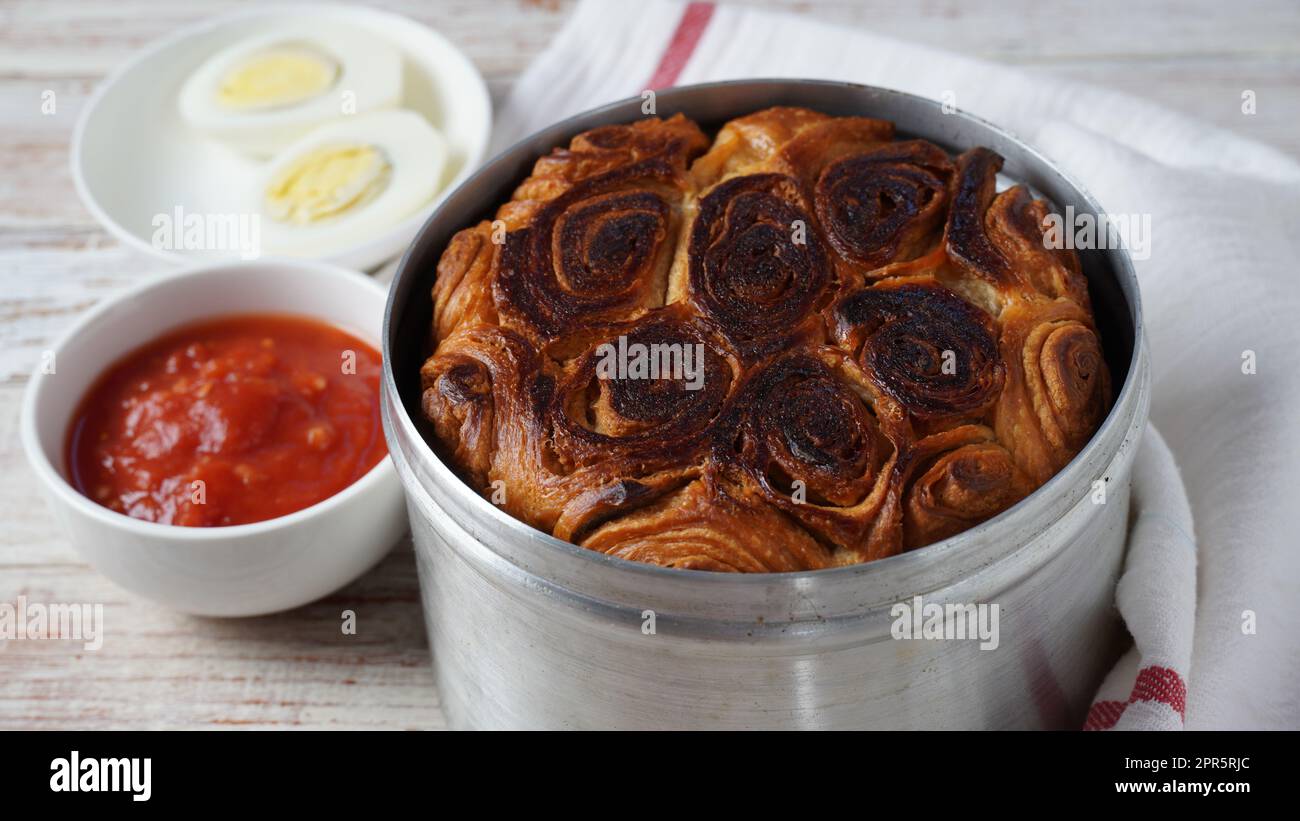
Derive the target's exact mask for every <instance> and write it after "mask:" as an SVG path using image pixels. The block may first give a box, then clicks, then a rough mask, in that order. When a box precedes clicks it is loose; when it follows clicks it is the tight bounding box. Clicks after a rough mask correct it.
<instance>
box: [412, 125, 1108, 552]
mask: <svg viewBox="0 0 1300 821" xmlns="http://www.w3.org/2000/svg"><path fill="white" fill-rule="evenodd" d="M1001 164H1002V160H1001V158H1000V157H998V156H997V155H996V154H994V153H993V152H991V151H988V150H986V149H983V148H976V149H973V150H971V151H968V152H966V153H964V154H962V155H960V156H958V157H956V158H953V157H950V156H948V155H947V154H946V153H945V152H944V151H943V150H941V149H940V148H938V147H937V146H935V145H933V144H931V143H928V142H925V141H922V140H896V139H894V128H893V125H892V124H891V123H888V122H884V121H881V120H872V119H866V118H858V117H838V118H836V117H828V116H825V115H822V114H819V113H817V112H814V111H808V110H804V109H794V108H774V109H768V110H766V111H760V112H757V113H755V114H751V115H749V116H747V117H742V118H739V119H736V120H733V121H731V122H729V123H728V124H727V125H726V126H725V127H723V128H722V130H721V131H720V132H719V134H718V135H717V137H716V138H715V139H714V140H712V141H710V140H709V138H708V137H707V136H706V135H705V134H704V133H703V132H702V131H700V129H699V128H698V127H696V126H695V124H694V123H692V122H690V121H689V120H686V119H685V118H683V117H681V116H680V115H679V116H675V117H673V118H671V119H668V120H659V119H647V120H644V121H642V122H637V123H635V124H632V125H626V126H609V127H605V128H599V129H596V130H594V131H590V132H587V133H585V134H582V135H580V136H578V137H576V138H574V140H573V142H572V143H571V144H570V145H569V147H568V148H565V149H557V150H555V151H553V152H552V153H551V154H550V155H549V156H546V157H543V158H542V159H540V160H538V162H537V164H536V166H535V167H534V169H533V174H532V176H530V177H529V178H528V179H527V180H525V181H524V182H523V184H521V185H520V186H519V187H518V189H517V190H516V191H515V194H514V197H513V198H512V199H511V201H510V202H508V203H506V204H504V205H502V206H501V208H500V209H499V211H498V213H497V215H496V217H497V220H498V222H496V223H495V224H494V223H493V222H488V221H485V222H483V223H481V224H479V225H476V226H473V227H470V228H466V229H465V230H463V231H461V232H460V233H459V234H457V235H456V236H455V237H454V238H453V239H452V240H451V242H450V243H449V245H448V246H447V249H446V251H445V253H444V254H443V256H442V259H441V261H440V262H439V264H438V269H437V277H436V280H435V285H434V288H433V303H434V318H433V340H434V343H435V346H436V347H435V349H434V352H433V355H432V356H431V357H430V358H429V359H428V361H427V362H425V363H424V366H423V368H422V369H421V377H422V385H423V396H422V406H423V412H424V415H425V416H426V417H427V418H428V419H429V421H430V422H432V424H433V427H434V430H435V431H436V437H437V442H436V446H437V448H438V450H439V452H440V453H441V454H442V455H443V456H444V458H446V459H447V460H448V461H449V462H450V463H451V464H452V465H454V466H455V467H456V469H457V470H458V471H459V472H460V473H461V475H462V476H463V477H464V478H465V480H466V481H467V482H469V483H470V484H472V485H473V486H474V487H475V488H477V489H479V490H480V491H482V492H483V493H484V494H485V495H488V496H490V497H492V498H493V500H494V501H496V502H497V503H499V504H501V505H502V506H503V507H504V508H505V509H506V510H507V511H509V512H510V513H511V514H512V515H514V516H516V517H518V518H520V519H522V520H523V521H525V522H528V523H529V524H531V525H533V526H535V527H537V528H540V529H541V530H544V531H546V532H548V533H552V534H554V535H555V536H557V537H559V538H561V539H566V540H569V541H571V542H574V543H575V544H579V545H582V546H584V547H587V548H590V549H592V550H597V551H600V552H602V553H608V554H611V555H615V556H621V557H623V558H627V559H633V560H636V561H643V562H651V563H654V564H659V565H665V566H669V567H680V568H695V569H705V570H732V571H750V572H756V571H790V570H807V569H815V568H821V567H828V566H833V565H842V564H848V563H853V562H864V561H870V560H872V559H878V558H881V557H884V556H891V555H894V554H896V553H899V552H901V551H904V550H910V549H913V548H917V547H920V546H922V545H926V544H930V543H931V542H934V541H937V540H939V539H943V538H945V537H947V536H951V535H953V534H955V533H959V532H961V531H962V530H965V529H967V528H969V527H971V526H973V525H975V524H978V523H979V522H982V521H984V520H985V519H988V518H989V517H991V516H994V515H996V514H997V513H999V512H1001V511H1003V510H1005V509H1006V508H1007V507H1009V506H1010V505H1013V504H1015V503H1016V502H1017V501H1018V500H1020V499H1021V498H1023V497H1024V496H1025V495H1026V494H1028V493H1030V492H1031V491H1032V490H1034V489H1035V488H1036V487H1038V486H1039V485H1041V484H1042V483H1043V482H1045V481H1046V480H1047V479H1048V478H1049V477H1051V476H1052V475H1053V474H1054V473H1055V472H1057V471H1058V470H1060V469H1061V467H1062V466H1064V465H1065V463H1066V462H1068V461H1069V460H1070V459H1071V458H1072V457H1073V456H1074V454H1075V453H1077V452H1078V451H1079V449H1080V448H1081V447H1082V446H1083V445H1084V444H1085V443H1086V442H1087V440H1088V438H1089V437H1090V436H1091V435H1092V434H1093V432H1094V431H1095V430H1096V429H1097V426H1098V425H1099V424H1100V422H1101V420H1102V418H1103V416H1104V414H1105V413H1106V411H1107V409H1108V407H1109V403H1110V383H1109V376H1108V374H1107V370H1106V365H1105V362H1104V360H1103V358H1102V351H1101V344H1100V342H1099V340H1098V338H1097V330H1096V325H1095V323H1094V321H1093V316H1092V311H1091V307H1090V305H1089V301H1088V290H1087V285H1086V282H1085V280H1084V278H1083V276H1082V274H1081V272H1080V267H1079V261H1078V258H1077V257H1076V255H1075V253H1074V252H1073V251H1068V250H1061V251H1058V250H1052V249H1049V248H1046V247H1045V244H1044V241H1043V236H1044V230H1045V226H1044V218H1045V217H1046V216H1047V214H1048V210H1047V208H1048V207H1047V204H1046V203H1044V202H1042V201H1038V200H1035V199H1033V197H1032V196H1031V195H1030V193H1029V192H1028V191H1027V190H1026V189H1024V188H1023V187H1014V188H1011V189H1009V190H1006V191H1003V192H1002V193H997V192H996V188H995V177H996V175H997V172H998V169H999V168H1000V167H1001ZM638 352H640V353H639V354H638ZM638 356H640V359H639V361H638V359H637V357H638ZM674 356H676V358H675V359H674V358H673V357H674ZM655 364H659V365H662V367H659V368H657V369H656V368H654V367H653V365H655Z"/></svg>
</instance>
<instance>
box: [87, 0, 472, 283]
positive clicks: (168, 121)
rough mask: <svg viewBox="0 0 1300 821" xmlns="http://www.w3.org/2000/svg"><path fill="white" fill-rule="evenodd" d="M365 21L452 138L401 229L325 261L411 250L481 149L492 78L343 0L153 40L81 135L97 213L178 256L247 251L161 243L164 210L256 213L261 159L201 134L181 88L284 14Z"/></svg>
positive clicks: (99, 103)
mask: <svg viewBox="0 0 1300 821" xmlns="http://www.w3.org/2000/svg"><path fill="white" fill-rule="evenodd" d="M295 20H307V21H311V22H323V21H324V22H337V23H341V24H344V25H348V26H356V27H361V28H365V29H367V30H369V31H370V32H373V33H374V34H375V35H377V36H379V37H382V38H384V39H386V40H388V41H389V42H391V43H393V44H394V46H395V47H397V48H400V49H401V50H402V57H403V76H402V80H403V84H404V89H403V102H402V105H403V107H405V108H410V109H414V110H415V111H418V112H419V113H421V114H423V115H424V116H425V117H427V118H428V120H429V121H430V122H431V123H433V125H434V126H435V127H437V128H438V130H440V131H441V132H442V134H443V136H444V137H446V139H447V142H448V144H449V148H450V157H449V161H448V167H447V170H446V171H445V172H444V182H445V185H444V187H443V189H442V191H441V192H440V193H439V195H438V196H437V197H435V198H434V200H433V201H432V202H430V203H429V204H428V205H427V206H425V207H424V208H423V209H421V210H420V211H418V212H417V213H415V214H412V215H411V216H410V217H408V218H407V219H406V220H405V221H404V222H402V223H401V224H399V225H397V226H395V227H394V228H393V229H392V230H391V231H389V232H388V233H386V234H383V235H381V236H377V237H374V238H373V239H371V240H369V241H366V242H364V243H361V244H358V245H355V246H352V247H350V248H348V249H346V250H343V251H340V252H338V253H334V254H329V255H325V256H321V257H319V259H321V260H324V261H328V262H332V263H335V264H338V265H344V266H347V267H349V268H361V269H372V268H375V267H377V266H379V265H381V264H383V263H384V262H385V261H386V260H388V259H390V258H392V257H394V256H396V255H397V254H399V253H401V252H402V251H403V250H404V249H405V248H406V246H407V245H408V244H409V243H410V241H411V238H412V237H414V236H415V232H416V231H417V230H418V229H419V227H420V226H421V225H423V224H424V221H425V219H427V218H428V216H429V214H431V213H432V212H433V209H434V208H435V207H436V206H437V203H438V202H439V201H440V200H441V199H442V197H443V196H444V195H445V194H446V193H448V192H450V191H451V190H452V189H454V188H455V187H456V186H457V185H459V184H460V183H461V181H462V180H464V179H465V178H466V177H467V176H468V175H469V174H470V173H471V172H473V170H474V169H475V168H477V166H478V165H479V163H480V162H481V161H482V159H483V153H484V151H485V150H486V149H487V144H488V138H489V136H490V132H491V130H492V105H491V101H490V99H489V97H488V91H487V86H486V85H485V84H484V82H483V77H482V75H480V74H479V73H478V70H477V69H475V68H474V65H473V64H472V63H471V62H470V61H469V59H468V58H467V57H466V56H465V55H464V54H462V53H461V52H460V51H459V50H458V49H457V48H456V47H455V46H453V45H452V44H451V43H449V42H448V41H447V40H446V39H445V38H444V37H443V36H442V35H440V34H438V33H437V32H435V31H433V30H432V29H429V28H427V27H426V26H423V25H420V24H419V23H416V22H414V21H412V20H408V19H407V18H405V17H400V16H398V15H395V14H390V13H388V12H384V11H378V10H376V9H367V8H358V7H354V6H343V5H334V4H312V5H301V6H276V7H271V8H265V9H257V10H254V11H247V12H240V13H237V14H232V15H227V16H223V17H219V18H217V19H214V20H209V21H207V22H204V23H201V24H199V25H196V26H192V27H189V28H186V29H183V30H181V31H179V32H177V33H175V34H173V35H171V36H168V37H165V38H163V39H162V40H160V41H158V42H157V43H154V44H153V45H152V46H150V47H148V48H147V49H145V50H144V51H143V52H142V53H140V54H139V55H137V56H136V57H134V58H133V59H131V60H130V61H129V62H127V63H126V64H125V65H123V66H121V67H120V68H118V69H117V70H116V71H114V72H113V73H112V74H110V75H109V77H108V78H107V79H106V80H105V81H104V82H103V84H101V85H100V87H99V88H98V89H96V91H95V93H94V95H93V96H92V97H91V98H90V100H89V101H88V102H87V104H86V107H85V109H84V110H83V111H82V113H81V117H80V119H79V120H78V122H77V127H76V130H75V132H74V133H73V137H72V178H73V181H74V182H75V184H76V186H77V193H78V194H79V195H80V196H81V199H82V202H84V203H85V205H86V208H88V209H89V210H90V212H91V214H93V215H94V217H95V219H97V220H99V221H100V222H101V223H102V224H103V225H104V227H105V228H107V229H108V230H109V232H110V233H112V234H113V235H114V236H115V237H117V238H118V239H119V240H121V241H122V242H124V243H126V244H128V245H131V246H133V247H135V248H139V249H140V250H142V251H146V252H148V253H150V254H153V255H155V256H158V257H162V258H163V259H167V260H171V261H174V262H184V261H190V262H194V261H199V260H217V259H232V258H238V257H239V255H240V254H239V251H238V250H229V251H212V250H206V251H185V250H172V249H166V248H159V247H155V243H154V242H153V236H154V233H155V228H154V219H155V216H157V215H160V214H164V215H168V217H169V218H170V217H171V216H172V215H174V214H175V213H176V209H177V208H180V209H181V211H182V214H200V215H208V214H241V213H244V214H246V213H247V211H248V207H247V202H248V198H247V197H248V195H247V192H248V191H250V190H251V187H252V186H253V185H254V184H255V180H256V176H257V173H258V170H259V169H260V168H261V167H263V163H262V162H260V161H258V160H254V159H251V158H248V157H246V156H244V155H242V154H239V153H237V152H235V151H234V150H232V149H230V148H227V147H226V146H223V145H221V144H219V143H216V142H214V141H212V140H209V139H207V138H205V137H203V136H201V135H199V134H196V133H194V132H193V131H191V130H190V129H189V128H187V127H186V125H185V124H184V123H183V122H182V121H181V118H180V111H179V108H178V105H177V96H178V94H179V93H180V89H181V86H182V85H183V84H184V82H185V80H186V78H187V77H189V75H190V73H191V72H193V71H194V70H195V69H196V68H198V66H199V65H200V64H201V63H202V62H203V61H204V60H206V59H207V58H209V57H210V56H212V55H213V54H215V53H217V52H218V51H220V50H221V49H223V48H225V47H226V46H228V45H230V44H232V43H235V42H237V41H239V40H242V39H244V38H246V37H249V36H252V35H256V34H258V33H260V32H262V31H265V30H266V29H267V27H268V26H269V25H272V24H277V25H282V24H284V23H285V22H286V21H288V22H292V21H295Z"/></svg>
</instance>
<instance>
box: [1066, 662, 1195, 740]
mask: <svg viewBox="0 0 1300 821" xmlns="http://www.w3.org/2000/svg"><path fill="white" fill-rule="evenodd" d="M1135 701H1155V702H1158V703H1160V704H1167V705H1169V707H1170V709H1172V710H1173V711H1174V712H1176V713H1178V718H1179V719H1180V720H1181V721H1186V720H1187V685H1186V684H1185V683H1183V679H1182V676H1180V675H1178V673H1176V672H1174V671H1173V670H1170V669H1169V668H1168V667H1147V668H1145V669H1143V670H1142V672H1140V673H1138V677H1137V681H1135V682H1133V693H1132V695H1130V696H1129V697H1128V701H1126V702H1125V701H1098V702H1097V703H1096V704H1093V705H1092V709H1090V710H1089V711H1088V719H1087V720H1086V721H1084V722H1083V729H1085V730H1109V729H1110V728H1111V727H1114V726H1115V724H1116V723H1118V722H1119V718H1120V716H1122V715H1124V710H1125V708H1127V707H1128V706H1129V705H1130V704H1132V703H1133V702H1135Z"/></svg>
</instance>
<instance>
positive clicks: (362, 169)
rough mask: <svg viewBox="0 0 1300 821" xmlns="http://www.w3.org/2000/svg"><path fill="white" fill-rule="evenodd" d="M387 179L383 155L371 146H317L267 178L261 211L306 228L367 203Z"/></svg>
mask: <svg viewBox="0 0 1300 821" xmlns="http://www.w3.org/2000/svg"><path fill="white" fill-rule="evenodd" d="M391 177H392V166H391V164H390V163H389V162H388V156H387V155H386V154H385V153H384V152H383V150H381V149H379V148H377V147H375V146H373V145H367V144H351V145H323V146H318V147H316V148H314V149H312V150H311V151H308V152H306V153H304V154H302V155H301V156H299V157H297V158H295V159H294V160H293V161H292V162H290V163H289V164H288V165H286V166H285V167H284V169H283V170H281V171H280V172H279V173H278V174H276V175H275V177H274V178H272V180H271V182H270V184H269V185H268V186H267V187H266V211H267V214H268V215H269V216H270V217H271V218H272V219H275V220H279V221H280V222H287V223H290V224H293V225H310V224H311V223H315V222H320V221H321V220H325V219H328V218H330V217H334V216H337V215H339V214H341V213H343V212H344V211H348V210H351V209H355V208H358V207H360V206H362V205H364V204H366V203H367V202H370V201H371V200H373V199H374V198H375V197H377V196H378V195H379V194H380V192H382V191H383V190H384V189H385V188H387V187H388V182H389V179H390V178H391Z"/></svg>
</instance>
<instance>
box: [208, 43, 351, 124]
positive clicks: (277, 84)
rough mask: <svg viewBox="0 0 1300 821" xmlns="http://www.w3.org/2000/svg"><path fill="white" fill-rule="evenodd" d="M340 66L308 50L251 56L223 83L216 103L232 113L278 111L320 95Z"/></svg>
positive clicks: (288, 48) (283, 49)
mask: <svg viewBox="0 0 1300 821" xmlns="http://www.w3.org/2000/svg"><path fill="white" fill-rule="evenodd" d="M337 77H338V65H337V64H336V63H335V62H334V61H333V60H331V59H329V58H328V57H326V56H325V55H323V54H321V53H319V52H317V51H315V50H313V49H309V48H304V47H297V46H281V47H279V48H273V49H268V50H266V51H262V52H260V53H258V54H254V55H252V56H250V57H249V58H248V59H246V60H244V61H243V62H242V63H240V64H239V65H237V66H235V68H234V69H232V70H231V71H230V72H229V73H228V74H226V76H225V77H224V78H223V79H222V81H221V85H220V87H219V88H218V89H217V102H218V103H219V104H221V105H222V106H224V107H226V108H232V109H259V108H278V107H281V106H286V105H292V104H294V103H299V102H302V101H303V100H307V99H310V98H312V97H315V96H317V95H318V94H321V93H322V92H324V91H325V90H327V89H328V88H329V87H330V86H332V85H334V81H335V80H336V79H337Z"/></svg>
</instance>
